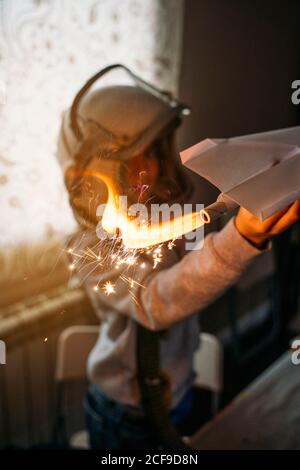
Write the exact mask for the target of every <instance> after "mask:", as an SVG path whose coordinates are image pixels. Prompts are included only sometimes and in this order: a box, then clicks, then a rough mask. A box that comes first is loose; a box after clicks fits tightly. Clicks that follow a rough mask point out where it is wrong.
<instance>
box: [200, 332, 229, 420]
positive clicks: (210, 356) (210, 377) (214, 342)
mask: <svg viewBox="0 0 300 470" xmlns="http://www.w3.org/2000/svg"><path fill="white" fill-rule="evenodd" d="M193 366H194V371H195V373H196V379H195V382H194V386H196V387H199V388H204V389H208V390H210V391H211V392H212V415H213V416H215V415H216V413H217V412H218V410H219V407H220V400H221V393H222V390H223V347H222V344H221V342H220V341H219V340H218V338H216V337H215V336H213V335H211V334H208V333H201V334H200V346H199V349H198V350H197V351H196V352H195V354H194V360H193Z"/></svg>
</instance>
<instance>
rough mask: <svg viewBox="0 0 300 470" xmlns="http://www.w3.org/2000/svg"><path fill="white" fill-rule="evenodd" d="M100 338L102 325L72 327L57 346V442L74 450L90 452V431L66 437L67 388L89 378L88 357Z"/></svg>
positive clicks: (55, 429) (55, 427)
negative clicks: (66, 386)
mask: <svg viewBox="0 0 300 470" xmlns="http://www.w3.org/2000/svg"><path fill="white" fill-rule="evenodd" d="M98 335H99V325H78V326H71V327H69V328H66V329H65V330H63V331H62V333H61V334H60V336H59V338H58V343H57V358H56V368H55V381H56V384H57V397H56V398H57V417H56V422H55V426H54V436H53V440H54V442H56V443H61V442H63V443H65V444H66V445H69V446H71V447H74V448H82V449H87V448H88V447H89V445H88V436H87V432H86V431H84V430H83V431H79V432H77V433H75V434H73V435H72V436H71V438H70V439H69V440H67V437H66V431H65V417H64V414H63V397H64V386H65V384H66V383H67V382H72V381H76V380H80V379H82V378H84V377H86V363H87V358H88V355H89V353H90V351H91V349H92V348H93V346H94V345H95V343H96V341H97V338H98Z"/></svg>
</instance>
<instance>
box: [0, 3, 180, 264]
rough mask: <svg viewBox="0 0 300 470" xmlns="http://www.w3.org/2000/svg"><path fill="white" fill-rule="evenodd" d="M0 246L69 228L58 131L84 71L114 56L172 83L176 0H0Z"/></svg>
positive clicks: (161, 82) (166, 84) (171, 85)
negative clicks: (57, 160) (58, 153)
mask: <svg viewBox="0 0 300 470" xmlns="http://www.w3.org/2000/svg"><path fill="white" fill-rule="evenodd" d="M0 6H1V13H0V14H1V31H0V200H1V205H0V253H1V254H2V255H3V253H4V251H5V250H6V249H7V247H9V246H18V245H19V246H20V244H21V245H22V244H23V245H24V244H29V245H31V246H32V245H34V244H35V243H40V242H41V240H46V242H47V240H48V241H49V240H51V239H53V238H56V237H57V236H63V235H65V234H67V233H69V232H71V231H72V230H73V229H74V227H75V222H74V219H73V216H72V213H71V210H70V208H69V205H68V199H67V194H66V191H65V189H64V186H63V179H62V175H61V172H60V168H59V167H58V164H57V162H56V158H55V153H56V140H57V134H58V130H59V126H60V120H61V114H62V111H63V110H64V109H65V108H66V107H68V106H69V105H70V103H71V102H72V99H73V97H74V94H75V93H76V91H77V90H78V89H79V87H80V86H81V85H82V84H83V83H84V82H85V81H86V79H87V78H88V77H89V76H91V75H92V74H94V73H95V72H96V71H98V70H99V69H101V68H102V67H103V66H105V65H108V64H109V63H114V62H122V63H125V64H126V65H128V66H129V67H131V68H133V70H134V71H135V72H136V73H137V74H139V75H141V76H142V77H144V78H145V79H146V80H150V81H152V82H153V83H155V84H157V85H159V86H161V87H163V88H165V89H171V90H172V91H175V92H176V87H177V81H178V73H179V65H180V49H181V32H182V22H183V0H164V1H163V0H122V1H120V0H98V1H97V0H63V1H62V0H39V1H38V0H2V1H1V0H0Z"/></svg>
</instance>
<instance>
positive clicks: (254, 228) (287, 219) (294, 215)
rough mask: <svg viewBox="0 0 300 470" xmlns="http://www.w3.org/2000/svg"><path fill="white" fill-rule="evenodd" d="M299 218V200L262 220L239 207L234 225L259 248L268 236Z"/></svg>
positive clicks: (279, 231)
mask: <svg viewBox="0 0 300 470" xmlns="http://www.w3.org/2000/svg"><path fill="white" fill-rule="evenodd" d="M299 219H300V200H298V201H295V202H294V203H293V204H291V205H289V206H288V207H286V208H285V209H282V210H280V211H278V212H276V213H275V214H274V215H272V216H271V217H268V218H267V219H266V220H264V221H263V222H261V221H260V220H259V219H258V218H257V217H255V216H254V215H252V214H251V213H250V212H248V211H247V210H246V209H244V208H243V207H241V208H240V210H239V212H238V214H237V216H236V218H235V226H236V228H237V230H238V231H239V233H240V234H241V235H242V236H243V237H244V238H246V240H248V241H249V242H250V243H251V244H252V245H254V246H256V247H258V248H260V247H262V246H263V244H264V243H265V242H266V241H267V240H268V239H269V238H271V237H273V236H274V235H277V234H279V233H281V232H283V231H284V230H286V229H287V228H288V227H289V226H290V225H292V224H293V223H295V222H297V220H299Z"/></svg>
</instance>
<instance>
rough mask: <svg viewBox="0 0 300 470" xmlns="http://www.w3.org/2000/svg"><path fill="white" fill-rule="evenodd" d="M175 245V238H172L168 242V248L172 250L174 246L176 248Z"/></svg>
mask: <svg viewBox="0 0 300 470" xmlns="http://www.w3.org/2000/svg"><path fill="white" fill-rule="evenodd" d="M174 246H175V240H170V241H169V242H168V250H172V248H174Z"/></svg>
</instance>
